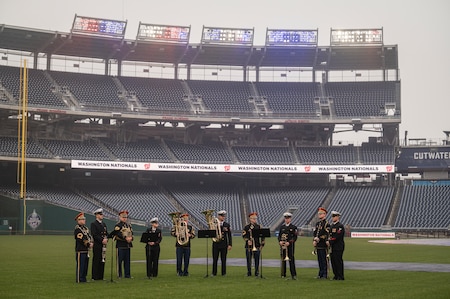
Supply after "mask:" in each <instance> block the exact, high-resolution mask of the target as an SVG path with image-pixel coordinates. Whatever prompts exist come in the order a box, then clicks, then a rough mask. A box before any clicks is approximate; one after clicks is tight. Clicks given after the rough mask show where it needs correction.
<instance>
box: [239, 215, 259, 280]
mask: <svg viewBox="0 0 450 299" xmlns="http://www.w3.org/2000/svg"><path fill="white" fill-rule="evenodd" d="M248 218H249V222H250V223H249V224H247V225H246V226H245V227H244V230H243V231H242V237H243V238H244V241H245V256H246V258H247V276H252V258H253V259H254V260H255V276H259V257H260V252H261V249H262V247H264V243H265V238H264V237H261V238H260V237H259V233H258V232H259V230H260V229H261V226H260V225H259V224H257V223H256V221H257V220H258V213H256V212H252V213H250V214H249V215H248Z"/></svg>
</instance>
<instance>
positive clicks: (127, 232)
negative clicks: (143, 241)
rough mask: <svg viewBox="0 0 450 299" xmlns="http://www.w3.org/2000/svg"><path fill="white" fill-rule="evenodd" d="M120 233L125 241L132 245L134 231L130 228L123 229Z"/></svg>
mask: <svg viewBox="0 0 450 299" xmlns="http://www.w3.org/2000/svg"><path fill="white" fill-rule="evenodd" d="M120 233H121V234H122V237H123V238H124V239H125V241H127V242H128V243H131V241H132V240H133V231H132V230H131V228H130V227H127V226H125V227H123V228H122V229H121V230H120Z"/></svg>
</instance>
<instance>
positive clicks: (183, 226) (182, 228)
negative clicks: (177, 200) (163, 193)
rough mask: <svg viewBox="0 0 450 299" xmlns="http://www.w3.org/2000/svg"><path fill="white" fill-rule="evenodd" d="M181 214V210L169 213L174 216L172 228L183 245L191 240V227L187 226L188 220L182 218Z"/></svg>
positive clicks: (178, 241)
mask: <svg viewBox="0 0 450 299" xmlns="http://www.w3.org/2000/svg"><path fill="white" fill-rule="evenodd" d="M180 215H181V213H180V212H173V213H170V214H169V216H170V217H171V218H172V222H173V227H172V229H173V230H174V231H175V237H176V238H177V243H178V244H180V245H182V246H183V245H186V244H187V243H188V242H189V229H188V227H187V223H186V221H184V220H181V219H180Z"/></svg>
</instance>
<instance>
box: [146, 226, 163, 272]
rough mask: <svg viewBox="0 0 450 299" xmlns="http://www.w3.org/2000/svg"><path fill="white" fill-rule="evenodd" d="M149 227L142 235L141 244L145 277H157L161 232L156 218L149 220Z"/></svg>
mask: <svg viewBox="0 0 450 299" xmlns="http://www.w3.org/2000/svg"><path fill="white" fill-rule="evenodd" d="M150 224H151V227H149V228H147V230H146V231H145V232H144V233H142V236H141V242H142V243H145V258H146V266H147V277H148V278H152V277H157V276H158V263H159V253H160V247H159V244H160V243H161V241H162V232H161V229H160V228H159V227H158V226H159V221H158V218H157V217H154V218H152V219H150Z"/></svg>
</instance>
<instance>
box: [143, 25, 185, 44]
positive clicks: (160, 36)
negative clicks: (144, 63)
mask: <svg viewBox="0 0 450 299" xmlns="http://www.w3.org/2000/svg"><path fill="white" fill-rule="evenodd" d="M190 31H191V27H189V26H174V25H157V24H145V23H141V22H140V23H139V28H138V34H137V37H136V40H137V41H154V42H173V43H183V44H187V43H188V42H189V36H190Z"/></svg>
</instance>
